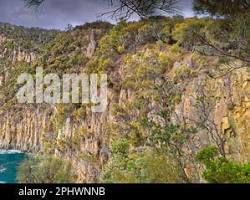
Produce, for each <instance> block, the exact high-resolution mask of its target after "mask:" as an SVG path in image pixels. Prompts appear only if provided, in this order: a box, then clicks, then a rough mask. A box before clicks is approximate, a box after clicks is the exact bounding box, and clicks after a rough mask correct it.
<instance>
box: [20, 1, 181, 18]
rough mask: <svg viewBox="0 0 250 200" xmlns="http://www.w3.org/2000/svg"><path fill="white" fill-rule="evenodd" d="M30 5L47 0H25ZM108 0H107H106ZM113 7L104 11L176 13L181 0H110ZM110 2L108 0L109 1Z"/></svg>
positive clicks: (142, 14) (115, 13) (118, 13)
mask: <svg viewBox="0 0 250 200" xmlns="http://www.w3.org/2000/svg"><path fill="white" fill-rule="evenodd" d="M24 1H25V2H26V4H27V6H29V7H37V6H39V5H41V4H42V3H43V2H44V1H45V0H24ZM104 1H107V0H104ZM109 1H110V5H111V7H112V8H113V9H112V10H111V11H109V12H106V13H104V14H103V15H106V14H111V16H112V17H120V18H126V19H127V18H130V17H131V16H132V15H134V14H136V15H138V16H139V17H141V18H144V17H148V16H151V15H155V14H159V13H160V12H165V13H170V14H172V13H175V12H176V11H177V10H178V9H177V7H176V5H177V3H178V1H179V0H109ZM107 2H108V1H107Z"/></svg>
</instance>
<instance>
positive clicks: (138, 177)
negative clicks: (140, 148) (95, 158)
mask: <svg viewBox="0 0 250 200" xmlns="http://www.w3.org/2000/svg"><path fill="white" fill-rule="evenodd" d="M113 153H114V154H113V158H112V160H111V161H110V162H109V163H108V164H107V165H106V166H105V168H104V170H103V172H102V175H101V182H106V183H177V182H182V178H181V175H180V174H181V172H180V169H179V168H178V166H177V164H176V163H175V161H174V160H173V159H171V158H169V157H168V156H167V155H166V154H162V153H157V152H153V151H145V152H143V153H131V154H129V155H121V154H120V153H118V154H116V153H115V152H113Z"/></svg>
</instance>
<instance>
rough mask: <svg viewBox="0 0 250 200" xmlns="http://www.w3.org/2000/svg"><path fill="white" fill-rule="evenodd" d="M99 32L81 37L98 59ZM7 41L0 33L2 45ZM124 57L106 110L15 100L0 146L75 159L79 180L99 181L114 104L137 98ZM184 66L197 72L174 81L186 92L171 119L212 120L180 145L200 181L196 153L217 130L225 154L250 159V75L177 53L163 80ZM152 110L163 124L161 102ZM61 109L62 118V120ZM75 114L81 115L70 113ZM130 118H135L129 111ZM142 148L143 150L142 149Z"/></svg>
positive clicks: (3, 121) (0, 126)
mask: <svg viewBox="0 0 250 200" xmlns="http://www.w3.org/2000/svg"><path fill="white" fill-rule="evenodd" d="M97 32H98V33H99V32H100V31H97V30H96V29H92V30H90V31H88V32H83V33H84V34H85V35H83V36H82V37H86V38H88V39H87V42H86V44H84V45H83V46H82V47H81V49H83V50H84V51H82V52H83V53H84V54H85V56H86V57H87V58H88V59H90V60H91V59H92V58H94V56H95V53H96V50H97V48H98V43H99V41H100V38H101V37H100V36H97V35H98V34H97ZM104 32H105V31H104ZM73 33H74V32H73ZM72 37H73V36H72ZM4 40H5V39H3V38H2V39H1V37H0V44H1V41H4ZM151 45H157V44H156V43H155V44H154V43H153V44H151ZM146 48H147V46H146V45H145V46H144V45H143V46H140V49H146ZM20 49H21V48H17V50H14V51H13V52H12V55H13V57H11V58H13V60H16V62H19V61H25V62H28V63H34V62H35V61H36V59H37V57H38V56H37V55H35V54H33V53H27V52H25V51H21V50H20ZM169 51H170V50H169V47H167V46H164V47H162V52H164V53H166V54H167V53H168V52H169ZM134 53H136V52H134ZM2 56H3V57H4V54H2ZM125 56H126V54H125V53H124V54H122V53H121V54H120V56H117V57H116V58H115V59H116V62H115V63H116V65H115V66H112V67H113V68H112V70H110V71H109V72H108V77H109V79H110V80H113V82H116V83H119V84H120V87H116V88H115V87H112V84H110V86H109V89H108V99H109V105H108V108H107V110H106V111H105V112H103V113H92V112H91V109H90V108H88V107H86V108H85V109H84V111H83V112H82V113H80V114H78V113H74V112H73V109H71V110H63V111H61V110H60V109H59V108H58V107H57V106H52V105H18V104H16V105H14V106H13V107H11V108H9V109H8V110H3V111H1V115H0V148H3V149H20V150H23V151H27V152H49V153H51V154H57V155H58V156H62V157H64V158H66V159H70V160H71V161H72V163H73V164H74V166H75V168H76V170H77V172H78V180H79V182H95V181H97V179H98V177H99V175H100V170H101V169H102V167H103V165H104V164H105V163H106V162H107V161H108V159H109V158H110V157H111V156H112V154H111V152H110V141H109V135H110V132H109V129H108V128H107V124H108V123H110V122H118V123H119V118H118V117H117V116H116V115H115V114H114V113H113V108H114V105H115V104H118V105H122V104H124V103H127V102H131V101H133V98H134V93H133V90H132V89H128V88H127V87H124V86H123V85H122V83H123V82H122V81H121V80H122V79H124V76H126V71H125V70H126V67H125V66H124V64H123V63H122V62H121V60H122V58H123V57H125ZM207 62H211V66H212V64H213V63H215V62H217V58H212V59H211V58H209V59H208V60H207ZM239 64H240V63H239ZM1 67H2V66H1ZM72 67H73V66H72ZM135 67H136V66H135ZM183 67H184V70H186V71H187V70H188V71H189V70H193V71H195V75H191V76H187V75H186V74H184V75H183V76H180V78H179V79H177V81H176V84H177V86H178V88H180V89H181V91H182V93H181V98H180V99H179V101H178V102H176V105H175V111H174V113H172V116H171V121H173V122H178V123H182V122H183V121H182V120H183V119H185V121H186V123H189V124H193V125H196V124H197V122H198V121H199V120H200V119H202V118H204V117H205V118H207V119H208V122H207V124H205V127H197V130H198V131H197V133H195V134H194V135H192V137H191V138H190V139H189V141H188V142H187V143H186V144H185V145H184V146H183V147H182V148H183V150H184V152H185V154H186V158H187V159H186V160H185V161H184V162H185V173H186V175H187V176H188V177H190V179H192V180H193V181H194V182H200V181H201V170H202V166H200V165H199V164H197V163H196V161H195V160H194V155H195V154H196V153H197V152H198V151H199V150H200V149H201V148H202V147H205V146H207V145H209V144H214V143H215V142H216V139H218V138H213V135H214V134H219V135H220V137H221V138H225V139H226V142H225V145H224V146H225V151H226V152H225V153H226V154H227V155H229V156H230V157H232V158H233V159H236V160H240V161H246V160H249V159H250V124H249V122H250V110H249V109H250V74H249V70H246V69H244V68H242V69H240V70H237V71H234V72H233V73H231V74H228V75H226V76H223V77H219V78H211V77H209V76H207V69H203V68H202V65H201V64H200V63H199V62H197V61H196V60H195V58H194V56H193V54H192V53H191V52H185V53H183V54H181V55H179V56H178V58H177V60H176V62H175V64H174V65H173V66H172V67H171V69H169V70H168V71H166V72H163V73H162V77H163V79H169V78H171V77H174V76H176V74H177V73H176V72H177V71H178V73H179V72H180V71H182V68H183ZM211 68H212V67H211ZM85 70H86V66H85V65H83V66H80V71H85ZM178 76H179V75H178ZM160 81H161V80H158V82H160ZM201 95H205V98H203V99H204V100H207V101H208V102H203V103H204V104H205V107H206V108H204V109H207V110H204V109H202V107H200V106H197V97H198V96H201ZM148 110H149V113H148V117H149V118H150V119H152V121H155V122H156V123H158V124H160V125H162V126H164V123H166V119H164V118H160V117H159V116H157V115H155V113H156V112H157V110H158V106H157V104H156V103H154V102H151V103H150V104H149V105H148ZM62 113H63V116H64V117H63V119H61V118H60V117H61V115H62ZM73 115H77V117H72V116H73ZM131 117H135V118H136V117H137V116H136V114H134V113H133V114H132V113H131ZM140 148H141V149H143V147H138V149H140Z"/></svg>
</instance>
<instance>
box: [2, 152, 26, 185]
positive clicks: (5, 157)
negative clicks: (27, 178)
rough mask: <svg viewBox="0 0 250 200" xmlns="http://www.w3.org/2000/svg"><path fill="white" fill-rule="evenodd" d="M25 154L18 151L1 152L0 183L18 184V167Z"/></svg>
mask: <svg viewBox="0 0 250 200" xmlns="http://www.w3.org/2000/svg"><path fill="white" fill-rule="evenodd" d="M24 157H25V154H24V153H22V152H20V151H16V150H0V183H16V174H17V167H18V165H19V164H20V163H21V162H22V161H23V159H24Z"/></svg>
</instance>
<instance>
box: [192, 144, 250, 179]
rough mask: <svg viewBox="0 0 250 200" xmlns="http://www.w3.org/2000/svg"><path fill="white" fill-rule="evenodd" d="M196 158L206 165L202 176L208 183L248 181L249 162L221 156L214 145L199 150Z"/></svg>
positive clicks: (249, 175)
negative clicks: (240, 161)
mask: <svg viewBox="0 0 250 200" xmlns="http://www.w3.org/2000/svg"><path fill="white" fill-rule="evenodd" d="M197 159H198V160H199V161H200V162H201V163H203V164H204V165H205V166H206V170H205V171H204V173H203V176H204V178H205V179H206V180H207V181H208V182H210V183H249V182H250V163H249V162H248V163H239V162H236V161H231V160H228V159H227V158H225V157H221V156H219V151H218V149H217V148H216V147H214V146H211V147H207V148H205V149H203V150H201V151H200V152H199V153H198V154H197Z"/></svg>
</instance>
